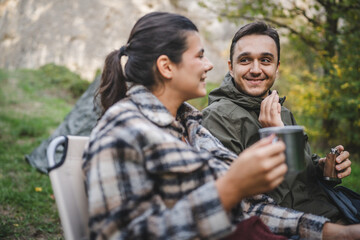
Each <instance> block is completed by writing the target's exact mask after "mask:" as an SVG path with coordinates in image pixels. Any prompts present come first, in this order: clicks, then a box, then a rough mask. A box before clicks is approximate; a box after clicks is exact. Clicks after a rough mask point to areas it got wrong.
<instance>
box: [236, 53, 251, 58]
mask: <svg viewBox="0 0 360 240" xmlns="http://www.w3.org/2000/svg"><path fill="white" fill-rule="evenodd" d="M249 55H250V52H242V53H240V54H239V55H238V56H237V57H236V60H239V59H240V58H242V57H244V56H249Z"/></svg>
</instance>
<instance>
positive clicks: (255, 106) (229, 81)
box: [209, 73, 286, 111]
mask: <svg viewBox="0 0 360 240" xmlns="http://www.w3.org/2000/svg"><path fill="white" fill-rule="evenodd" d="M269 93H270V94H271V90H270V92H269ZM285 98H286V97H283V98H280V103H281V105H282V104H283V102H284V101H285ZM221 99H227V100H230V101H232V102H234V103H235V104H237V105H239V106H241V107H243V108H245V109H248V110H255V111H260V106H261V102H262V100H263V99H262V98H261V97H252V96H249V95H247V94H245V93H243V92H240V91H239V90H238V89H237V88H236V87H235V83H234V79H233V77H232V76H231V75H230V73H227V74H226V75H225V78H224V81H223V82H222V83H221V85H220V87H219V88H216V89H214V90H213V91H211V92H210V94H209V105H210V104H211V103H213V102H216V101H219V100H221Z"/></svg>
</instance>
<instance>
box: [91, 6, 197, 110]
mask: <svg viewBox="0 0 360 240" xmlns="http://www.w3.org/2000/svg"><path fill="white" fill-rule="evenodd" d="M187 31H198V29H197V27H196V26H195V25H194V24H193V23H192V22H191V21H190V20H189V19H188V18H186V17H184V16H181V15H178V14H172V13H166V12H152V13H149V14H146V15H145V16H143V17H141V18H140V19H139V20H138V21H137V22H136V23H135V25H134V27H133V29H132V30H131V33H130V36H129V39H128V41H127V44H126V45H125V46H123V47H121V48H120V49H119V50H115V51H113V52H111V53H110V54H109V55H108V56H107V57H106V59H105V65H104V69H103V72H102V76H101V82H100V86H99V88H98V89H97V91H96V94H95V99H94V100H95V103H96V102H97V100H100V105H101V108H102V112H101V115H103V114H104V113H105V111H106V110H107V109H108V108H109V107H110V106H112V105H113V104H114V103H116V102H117V101H119V100H120V99H122V98H124V97H125V94H126V91H127V84H126V82H129V83H134V84H141V85H143V86H145V87H147V88H149V89H151V87H153V86H154V85H155V84H157V83H158V82H157V81H159V80H160V81H161V78H159V77H158V75H157V74H158V73H157V69H156V67H155V66H156V60H157V58H158V57H159V56H161V55H166V56H168V57H169V59H170V60H171V61H172V62H174V63H180V62H181V59H182V54H183V53H184V52H185V51H186V49H187V47H188V46H187V43H186V37H187V34H186V33H187ZM122 56H127V57H128V60H127V62H126V64H125V67H124V72H123V69H122V66H121V61H120V60H121V57H122Z"/></svg>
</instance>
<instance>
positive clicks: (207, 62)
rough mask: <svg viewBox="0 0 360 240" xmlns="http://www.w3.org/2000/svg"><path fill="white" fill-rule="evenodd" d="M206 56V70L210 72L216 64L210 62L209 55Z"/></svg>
mask: <svg viewBox="0 0 360 240" xmlns="http://www.w3.org/2000/svg"><path fill="white" fill-rule="evenodd" d="M205 58H206V63H205V64H206V66H205V68H206V72H208V71H210V70H211V69H213V67H214V65H213V64H212V62H210V60H209V59H208V58H207V57H205Z"/></svg>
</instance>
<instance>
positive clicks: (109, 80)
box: [94, 46, 127, 117]
mask: <svg viewBox="0 0 360 240" xmlns="http://www.w3.org/2000/svg"><path fill="white" fill-rule="evenodd" d="M125 51H126V47H125V46H123V47H121V48H120V49H119V50H115V51H113V52H111V53H110V54H109V55H107V57H106V59H105V65H104V69H103V72H102V75H101V81H100V85H99V87H98V89H97V91H96V93H95V97H94V102H95V103H97V102H98V101H97V100H98V99H99V100H100V105H101V116H102V115H104V113H105V112H106V110H108V109H109V107H111V106H112V105H113V104H114V103H116V102H117V101H119V100H121V99H122V98H124V97H125V95H126V91H127V86H126V77H125V75H124V73H123V69H122V67H121V61H120V60H121V57H122V56H124V55H126V54H125ZM101 116H100V117H101Z"/></svg>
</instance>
